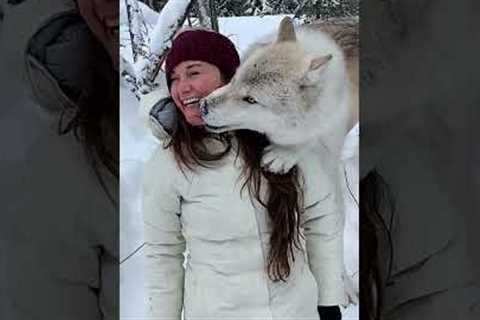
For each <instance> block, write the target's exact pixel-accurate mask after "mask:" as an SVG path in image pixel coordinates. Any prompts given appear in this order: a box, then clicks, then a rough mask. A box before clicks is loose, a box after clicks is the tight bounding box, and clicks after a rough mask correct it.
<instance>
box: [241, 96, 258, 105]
mask: <svg viewBox="0 0 480 320" xmlns="http://www.w3.org/2000/svg"><path fill="white" fill-rule="evenodd" d="M243 101H245V102H247V103H250V104H255V103H257V100H255V99H254V98H253V97H251V96H246V97H244V98H243Z"/></svg>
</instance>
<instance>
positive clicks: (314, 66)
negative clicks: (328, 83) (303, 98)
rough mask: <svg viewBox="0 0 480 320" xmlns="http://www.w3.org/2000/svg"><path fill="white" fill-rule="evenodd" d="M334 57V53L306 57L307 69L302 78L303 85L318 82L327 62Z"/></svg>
mask: <svg viewBox="0 0 480 320" xmlns="http://www.w3.org/2000/svg"><path fill="white" fill-rule="evenodd" d="M331 59H332V55H331V54H328V55H326V56H321V57H313V58H311V57H310V58H307V59H306V65H307V68H306V71H305V74H304V76H303V78H302V85H304V86H311V85H315V83H317V82H318V81H319V80H320V78H321V75H322V71H323V70H324V69H325V68H324V67H325V66H326V65H327V63H328V62H329V61H330V60H331Z"/></svg>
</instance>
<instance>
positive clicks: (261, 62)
mask: <svg viewBox="0 0 480 320" xmlns="http://www.w3.org/2000/svg"><path fill="white" fill-rule="evenodd" d="M249 51H250V52H249V53H247V55H248V57H247V58H246V59H245V60H244V62H243V63H242V64H241V66H240V67H239V69H238V70H237V73H236V75H235V76H234V78H233V79H232V81H231V82H230V83H229V84H228V85H226V86H224V87H222V88H220V89H218V90H216V91H214V92H213V93H211V94H210V95H209V96H207V97H206V98H204V99H203V100H202V101H201V103H200V108H201V112H202V118H203V120H204V121H205V126H206V128H207V130H209V131H212V132H224V131H230V130H236V129H249V130H253V131H257V132H260V133H263V134H265V135H266V136H267V138H268V139H269V140H270V142H271V145H270V146H269V147H267V149H266V151H265V154H264V156H263V159H262V165H263V166H264V168H265V169H267V170H269V171H272V172H276V173H284V172H287V171H289V170H290V169H291V168H292V167H293V166H294V165H297V164H299V163H300V162H301V160H302V159H303V158H305V155H306V154H308V153H311V152H315V153H317V154H318V153H323V154H325V155H327V154H328V155H329V156H328V157H329V158H330V160H332V161H333V162H334V163H335V162H338V161H337V160H338V159H339V153H340V150H341V147H342V145H343V141H344V138H345V136H346V134H347V132H348V127H349V124H350V123H351V118H352V112H351V110H352V108H351V106H350V105H351V104H352V100H353V97H351V92H350V91H351V85H350V83H351V81H349V76H348V74H347V67H346V63H345V59H344V54H343V51H342V48H341V47H340V46H339V45H338V44H337V43H336V42H335V40H334V39H332V37H330V36H329V35H328V34H327V33H326V32H320V31H318V30H313V29H312V28H310V29H308V28H303V29H300V30H299V31H298V32H295V29H294V26H293V23H292V21H291V19H290V18H288V17H287V18H284V19H283V20H282V22H281V23H280V27H279V31H278V36H277V39H276V40H275V41H274V42H272V43H269V44H265V43H260V44H257V45H256V48H253V49H250V50H249ZM321 149H325V150H324V152H321ZM323 160H327V159H323ZM322 162H324V161H322ZM329 162H331V161H329Z"/></svg>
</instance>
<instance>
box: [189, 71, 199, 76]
mask: <svg viewBox="0 0 480 320" xmlns="http://www.w3.org/2000/svg"><path fill="white" fill-rule="evenodd" d="M199 74H200V72H198V71H192V72H190V74H189V75H190V76H196V75H199Z"/></svg>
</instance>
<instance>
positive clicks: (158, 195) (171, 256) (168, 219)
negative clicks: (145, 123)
mask: <svg viewBox="0 0 480 320" xmlns="http://www.w3.org/2000/svg"><path fill="white" fill-rule="evenodd" d="M167 152H168V151H166V150H163V149H162V148H159V150H157V151H156V152H155V153H154V155H153V156H152V158H151V159H150V160H149V161H148V162H147V164H146V169H145V176H144V178H143V220H144V234H145V247H144V254H145V284H146V299H147V301H146V303H147V310H146V314H147V319H162V320H167V319H169V320H180V319H181V312H182V305H183V286H184V268H183V262H184V255H183V253H184V251H185V239H184V237H183V235H182V233H181V224H180V217H179V216H180V196H179V192H178V185H177V184H176V180H175V178H174V172H177V170H176V167H173V166H171V163H172V162H173V160H172V159H171V158H168V157H165V156H164V155H165V154H166V153H167Z"/></svg>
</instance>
